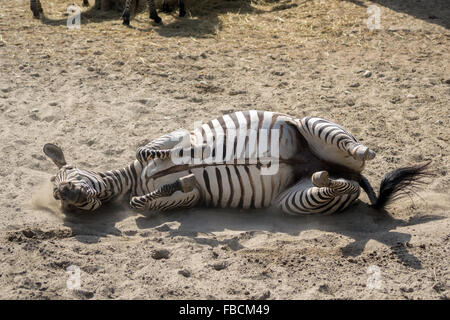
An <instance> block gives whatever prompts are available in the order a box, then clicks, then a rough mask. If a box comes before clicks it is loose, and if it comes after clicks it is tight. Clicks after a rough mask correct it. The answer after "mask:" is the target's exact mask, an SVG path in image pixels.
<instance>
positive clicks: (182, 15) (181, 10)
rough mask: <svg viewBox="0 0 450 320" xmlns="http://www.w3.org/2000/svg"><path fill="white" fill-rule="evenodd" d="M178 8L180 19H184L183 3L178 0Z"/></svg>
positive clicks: (181, 0) (184, 9)
mask: <svg viewBox="0 0 450 320" xmlns="http://www.w3.org/2000/svg"><path fill="white" fill-rule="evenodd" d="M178 6H179V7H180V17H184V16H185V15H186V8H185V7H184V1H183V0H178Z"/></svg>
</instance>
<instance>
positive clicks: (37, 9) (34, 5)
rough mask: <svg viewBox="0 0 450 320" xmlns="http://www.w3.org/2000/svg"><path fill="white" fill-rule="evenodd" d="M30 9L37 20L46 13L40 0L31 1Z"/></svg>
mask: <svg viewBox="0 0 450 320" xmlns="http://www.w3.org/2000/svg"><path fill="white" fill-rule="evenodd" d="M30 9H31V11H32V12H33V17H34V18H36V19H39V18H40V16H41V13H43V12H44V10H42V5H41V2H40V1H39V0H30Z"/></svg>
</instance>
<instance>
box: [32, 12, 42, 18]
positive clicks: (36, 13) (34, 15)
mask: <svg viewBox="0 0 450 320" xmlns="http://www.w3.org/2000/svg"><path fill="white" fill-rule="evenodd" d="M40 17H41V13H40V12H39V11H33V18H35V19H39V18H40Z"/></svg>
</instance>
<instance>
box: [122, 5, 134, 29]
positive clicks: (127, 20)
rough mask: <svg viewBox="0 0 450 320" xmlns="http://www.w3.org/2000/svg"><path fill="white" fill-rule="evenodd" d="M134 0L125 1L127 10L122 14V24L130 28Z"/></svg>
mask: <svg viewBox="0 0 450 320" xmlns="http://www.w3.org/2000/svg"><path fill="white" fill-rule="evenodd" d="M132 2H133V0H126V1H125V9H124V10H123V13H122V20H123V22H122V24H124V25H126V26H129V25H130V6H131V3H132Z"/></svg>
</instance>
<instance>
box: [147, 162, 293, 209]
mask: <svg viewBox="0 0 450 320" xmlns="http://www.w3.org/2000/svg"><path fill="white" fill-rule="evenodd" d="M294 171H295V170H294V167H293V166H291V165H287V164H283V163H282V164H280V165H279V167H278V170H277V171H276V172H275V173H273V174H265V173H267V172H265V171H263V170H262V169H261V167H260V166H258V165H256V164H241V165H239V164H222V165H210V166H201V167H191V168H188V169H186V170H180V171H177V172H172V173H170V174H167V175H163V176H160V177H158V178H156V179H153V178H147V179H146V183H144V184H143V190H142V193H143V194H145V193H149V192H151V191H154V190H155V189H157V188H160V187H162V186H163V185H165V184H169V183H173V182H174V181H176V179H178V178H181V177H183V176H186V175H189V174H194V175H195V178H196V181H197V185H198V188H199V191H200V193H201V200H202V201H201V202H202V204H203V205H205V206H209V207H218V208H243V209H249V208H265V207H268V206H270V205H271V204H272V201H273V200H274V199H275V198H276V196H277V195H278V194H279V193H280V192H282V191H284V190H286V188H287V187H288V186H290V185H291V184H292V183H294V180H295V174H294ZM139 193H140V192H139Z"/></svg>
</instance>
